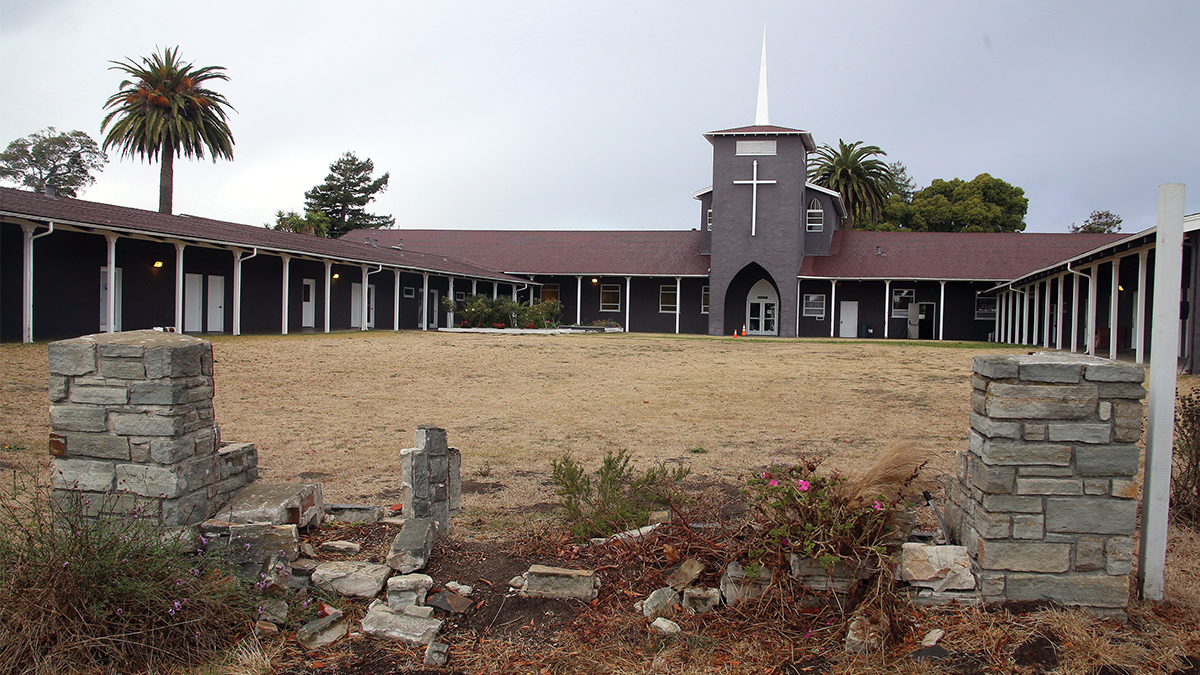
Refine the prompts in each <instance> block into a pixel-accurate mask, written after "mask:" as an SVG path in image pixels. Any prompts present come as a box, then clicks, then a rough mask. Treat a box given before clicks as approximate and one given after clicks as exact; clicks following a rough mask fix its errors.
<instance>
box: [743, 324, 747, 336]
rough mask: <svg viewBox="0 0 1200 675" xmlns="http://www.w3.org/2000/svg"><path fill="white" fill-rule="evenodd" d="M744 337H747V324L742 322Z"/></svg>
mask: <svg viewBox="0 0 1200 675" xmlns="http://www.w3.org/2000/svg"><path fill="white" fill-rule="evenodd" d="M742 337H746V324H742Z"/></svg>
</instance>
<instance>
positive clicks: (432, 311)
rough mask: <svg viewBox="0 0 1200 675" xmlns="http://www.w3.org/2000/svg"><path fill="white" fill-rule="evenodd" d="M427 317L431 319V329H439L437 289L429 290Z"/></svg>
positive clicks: (426, 302) (426, 308)
mask: <svg viewBox="0 0 1200 675" xmlns="http://www.w3.org/2000/svg"><path fill="white" fill-rule="evenodd" d="M425 316H427V317H429V326H428V327H429V328H437V327H438V292H437V289H436V288H431V289H429V298H428V299H427V300H426V301H425Z"/></svg>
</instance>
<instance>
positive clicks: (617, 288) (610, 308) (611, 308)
mask: <svg viewBox="0 0 1200 675" xmlns="http://www.w3.org/2000/svg"><path fill="white" fill-rule="evenodd" d="M605 293H608V294H613V293H615V294H616V296H617V301H616V302H615V303H613V302H608V303H606V302H604V294H605ZM600 311H601V312H619V311H621V284H600Z"/></svg>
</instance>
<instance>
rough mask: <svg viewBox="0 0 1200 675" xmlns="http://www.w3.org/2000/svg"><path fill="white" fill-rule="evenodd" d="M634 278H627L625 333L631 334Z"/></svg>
mask: <svg viewBox="0 0 1200 675" xmlns="http://www.w3.org/2000/svg"><path fill="white" fill-rule="evenodd" d="M632 292H633V277H625V332H626V333H628V332H629V317H630V311H629V310H630V308H631V307H633V295H632Z"/></svg>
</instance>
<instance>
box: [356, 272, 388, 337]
mask: <svg viewBox="0 0 1200 675" xmlns="http://www.w3.org/2000/svg"><path fill="white" fill-rule="evenodd" d="M382 271H383V265H380V266H379V267H377V268H375V269H374V270H371V271H370V272H368V271H367V266H366V265H363V266H362V272H363V282H362V316H361V317H360V319H361V321H360V322H359V323H361V324H362V325H361V326H359V330H367V317H368V316H370V314H371V308H370V307H369V306H368V305H367V299H368V298H370V297H371V293H370V282H371V275H372V274H375V273H377V272H382Z"/></svg>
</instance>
